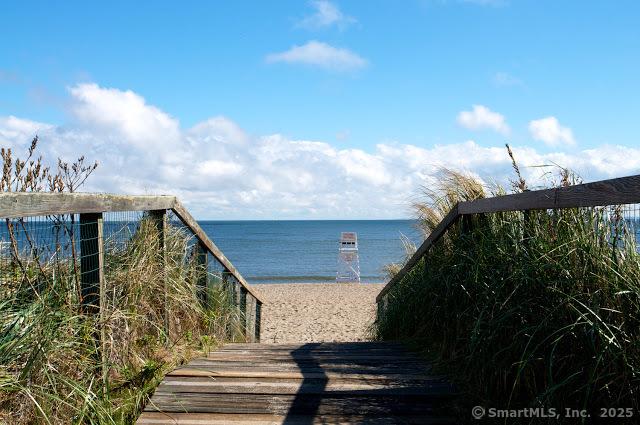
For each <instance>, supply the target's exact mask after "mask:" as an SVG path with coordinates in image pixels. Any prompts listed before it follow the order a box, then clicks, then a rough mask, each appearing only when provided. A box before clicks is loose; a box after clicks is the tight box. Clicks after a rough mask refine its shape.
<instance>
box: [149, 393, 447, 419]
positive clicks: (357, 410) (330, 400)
mask: <svg viewBox="0 0 640 425" xmlns="http://www.w3.org/2000/svg"><path fill="white" fill-rule="evenodd" d="M442 396H443V395H441V394H429V395H421V396H408V395H401V396H396V395H389V394H381V395H379V396H370V395H360V396H358V397H349V396H344V397H329V396H327V395H314V394H308V395H305V396H304V397H299V396H296V395H282V394H280V395H273V394H248V395H247V394H200V393H179V394H164V393H158V394H154V396H153V399H152V400H151V402H150V403H149V404H148V405H147V406H146V407H145V411H161V412H176V413H178V412H185V411H188V412H189V413H236V414H238V413H243V414H281V415H282V414H288V413H289V414H304V413H308V412H309V411H311V410H313V411H314V414H316V415H341V414H342V415H344V414H347V415H349V414H364V415H366V416H371V415H376V416H377V415H394V414H403V413H404V414H406V413H412V414H417V413H425V414H428V413H431V412H433V411H434V402H435V400H437V399H438V398H441V397H442Z"/></svg>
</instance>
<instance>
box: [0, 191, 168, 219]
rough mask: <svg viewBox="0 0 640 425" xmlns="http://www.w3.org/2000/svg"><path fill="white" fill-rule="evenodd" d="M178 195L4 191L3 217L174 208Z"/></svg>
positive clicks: (1, 198)
mask: <svg viewBox="0 0 640 425" xmlns="http://www.w3.org/2000/svg"><path fill="white" fill-rule="evenodd" d="M175 202H176V197H175V196H166V195H153V196H151V195H145V196H126V195H111V194H98V193H24V192H23V193H2V194H0V217H2V218H14V217H34V216H44V215H57V214H83V213H104V212H114V211H150V210H163V209H171V208H172V207H173V205H174V203H175Z"/></svg>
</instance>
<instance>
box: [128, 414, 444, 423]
mask: <svg viewBox="0 0 640 425" xmlns="http://www.w3.org/2000/svg"><path fill="white" fill-rule="evenodd" d="M137 423H138V424H140V425H226V424H233V425H255V424H261V425H284V424H287V425H319V424H333V425H351V424H357V423H367V424H370V425H395V424H400V425H402V424H412V425H450V424H453V423H455V422H454V421H453V420H452V419H450V418H443V417H425V416H422V415H413V416H403V417H397V416H395V417H377V418H372V417H366V416H362V415H337V416H327V415H325V416H322V417H319V418H316V417H313V416H302V415H270V414H267V415H261V414H253V415H249V414H247V415H242V414H225V413H160V412H144V413H143V414H142V416H140V418H139V419H138V422H137Z"/></svg>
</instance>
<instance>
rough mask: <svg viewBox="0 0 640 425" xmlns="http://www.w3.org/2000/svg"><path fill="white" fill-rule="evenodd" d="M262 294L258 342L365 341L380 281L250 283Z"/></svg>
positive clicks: (373, 316) (379, 288) (374, 310)
mask: <svg viewBox="0 0 640 425" xmlns="http://www.w3.org/2000/svg"><path fill="white" fill-rule="evenodd" d="M252 286H253V287H255V288H256V289H257V290H258V292H259V293H260V294H261V295H262V296H263V300H264V304H263V306H262V327H261V342H268V343H293V342H330V341H364V340H367V339H369V338H368V327H369V326H370V324H371V323H372V322H373V320H374V318H375V312H376V304H375V299H376V295H378V292H380V290H381V289H382V287H383V286H384V285H383V284H362V283H361V284H353V283H300V284H297V283H296V284H292V283H286V284H259V285H252Z"/></svg>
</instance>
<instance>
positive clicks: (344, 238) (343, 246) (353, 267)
mask: <svg viewBox="0 0 640 425" xmlns="http://www.w3.org/2000/svg"><path fill="white" fill-rule="evenodd" d="M336 282H338V283H341V282H356V283H360V259H359V258H358V235H357V234H356V233H355V232H342V233H341V234H340V245H339V247H338V273H337V274H336Z"/></svg>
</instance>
